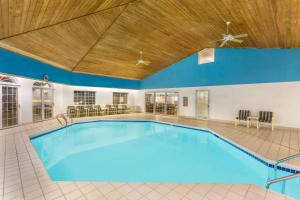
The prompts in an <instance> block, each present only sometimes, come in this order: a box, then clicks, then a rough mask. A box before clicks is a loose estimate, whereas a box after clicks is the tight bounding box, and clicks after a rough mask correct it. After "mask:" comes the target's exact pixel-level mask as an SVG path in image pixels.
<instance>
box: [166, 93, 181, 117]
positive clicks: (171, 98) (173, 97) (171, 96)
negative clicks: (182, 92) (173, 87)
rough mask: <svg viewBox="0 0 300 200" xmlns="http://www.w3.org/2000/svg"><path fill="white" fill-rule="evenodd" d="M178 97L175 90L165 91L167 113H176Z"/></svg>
mask: <svg viewBox="0 0 300 200" xmlns="http://www.w3.org/2000/svg"><path fill="white" fill-rule="evenodd" d="M178 99H179V97H178V93H177V92H167V101H166V103H167V115H177V111H178Z"/></svg>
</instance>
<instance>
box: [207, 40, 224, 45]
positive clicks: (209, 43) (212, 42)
mask: <svg viewBox="0 0 300 200" xmlns="http://www.w3.org/2000/svg"><path fill="white" fill-rule="evenodd" d="M223 40H224V39H220V40H214V41H210V42H208V43H209V44H211V43H215V42H221V41H223Z"/></svg>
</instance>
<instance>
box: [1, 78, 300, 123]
mask: <svg viewBox="0 0 300 200" xmlns="http://www.w3.org/2000/svg"><path fill="white" fill-rule="evenodd" d="M17 81H18V85H19V86H18V88H19V104H20V117H19V121H20V124H22V123H29V122H32V85H33V83H34V82H35V80H31V79H25V78H17ZM53 86H54V103H55V104H54V115H57V114H58V113H64V112H65V111H66V107H67V106H68V105H73V91H74V90H89V91H96V104H99V105H105V104H111V103H112V92H128V94H129V95H128V104H129V105H137V106H140V107H141V109H142V111H144V107H145V106H144V105H145V92H147V91H178V92H179V97H180V101H179V104H180V106H179V115H180V116H186V117H195V110H196V108H195V102H196V100H195V92H196V90H209V92H210V107H209V118H210V119H217V120H233V119H234V118H235V117H236V114H237V111H238V110H239V109H249V110H251V112H252V114H254V115H255V114H257V112H258V111H260V110H267V111H273V112H274V113H275V117H276V123H277V124H278V125H280V126H287V127H298V128H300V82H284V83H267V84H266V83H265V84H244V85H228V86H212V87H190V88H171V89H168V88H165V89H159V90H126V89H111V88H97V87H80V86H68V85H62V84H53ZM184 96H187V97H188V98H189V102H188V107H183V106H182V98H183V97H184ZM0 107H1V106H0ZM0 109H1V108H0ZM0 113H1V112H0ZM0 116H1V115H0ZM0 120H1V119H0ZM1 121H2V120H1Z"/></svg>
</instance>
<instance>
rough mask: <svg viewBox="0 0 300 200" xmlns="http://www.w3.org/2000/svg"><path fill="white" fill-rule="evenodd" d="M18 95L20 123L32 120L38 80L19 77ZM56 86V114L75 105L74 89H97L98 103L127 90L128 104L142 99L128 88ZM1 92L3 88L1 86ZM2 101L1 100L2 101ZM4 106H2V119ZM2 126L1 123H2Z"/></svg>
mask: <svg viewBox="0 0 300 200" xmlns="http://www.w3.org/2000/svg"><path fill="white" fill-rule="evenodd" d="M16 80H17V87H18V97H19V105H20V109H19V124H24V123H30V122H32V86H33V83H34V82H35V81H36V80H33V79H27V78H20V77H17V78H16ZM53 88H54V116H56V115H57V114H59V113H65V112H66V108H67V106H68V105H73V104H74V103H73V91H74V90H88V91H96V104H99V105H106V104H112V93H113V92H127V93H128V105H135V102H136V101H140V100H139V99H138V98H140V97H141V96H142V95H138V93H139V91H138V90H126V89H111V88H98V87H81V86H69V85H63V84H57V83H53ZM0 92H1V88H0ZM0 103H1V101H0ZM1 109H2V106H0V121H1V122H2V119H1V113H2V111H1ZM0 128H1V123H0Z"/></svg>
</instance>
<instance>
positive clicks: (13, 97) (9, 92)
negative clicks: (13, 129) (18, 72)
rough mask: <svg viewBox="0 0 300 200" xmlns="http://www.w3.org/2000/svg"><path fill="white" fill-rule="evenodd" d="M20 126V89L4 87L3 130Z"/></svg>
mask: <svg viewBox="0 0 300 200" xmlns="http://www.w3.org/2000/svg"><path fill="white" fill-rule="evenodd" d="M17 124H18V88H17V87H12V86H2V128H6V127H9V126H15V125H17Z"/></svg>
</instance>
